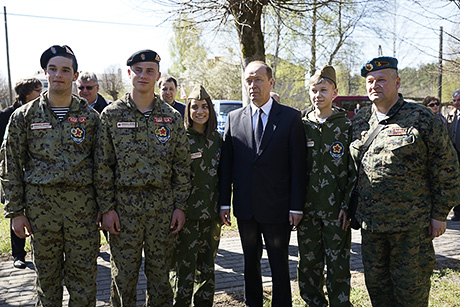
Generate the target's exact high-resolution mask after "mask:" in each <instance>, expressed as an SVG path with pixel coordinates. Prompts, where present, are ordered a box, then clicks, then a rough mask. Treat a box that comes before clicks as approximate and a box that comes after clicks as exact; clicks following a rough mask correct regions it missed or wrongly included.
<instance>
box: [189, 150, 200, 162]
mask: <svg viewBox="0 0 460 307" xmlns="http://www.w3.org/2000/svg"><path fill="white" fill-rule="evenodd" d="M202 156H203V154H202V153H201V151H198V152H193V153H192V154H191V159H192V160H195V159H199V158H201V157H202Z"/></svg>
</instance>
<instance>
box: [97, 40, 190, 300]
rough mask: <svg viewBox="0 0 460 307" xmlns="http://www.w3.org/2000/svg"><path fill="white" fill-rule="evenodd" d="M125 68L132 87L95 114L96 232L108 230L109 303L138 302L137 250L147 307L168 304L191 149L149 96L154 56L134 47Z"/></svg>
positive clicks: (173, 116)
mask: <svg viewBox="0 0 460 307" xmlns="http://www.w3.org/2000/svg"><path fill="white" fill-rule="evenodd" d="M126 65H127V66H128V67H129V68H128V75H129V79H130V80H131V84H132V89H131V91H130V92H129V93H127V94H125V95H124V96H123V97H121V98H120V99H118V100H117V101H115V102H113V103H111V104H110V105H109V106H107V107H106V108H105V109H104V111H103V112H102V113H101V122H102V123H101V129H100V131H99V133H98V142H97V150H96V153H95V169H96V174H95V185H96V190H97V200H98V203H99V206H100V213H101V214H103V219H102V229H105V230H107V231H108V232H109V243H110V254H111V265H112V291H111V306H115V307H117V306H135V305H136V299H137V291H136V285H137V282H138V276H139V269H140V266H141V264H142V253H144V254H145V266H144V274H145V277H146V279H147V296H146V306H158V307H166V306H172V304H173V291H172V287H171V284H170V281H169V272H170V267H171V257H172V255H173V254H172V253H173V249H174V235H176V234H177V233H178V232H179V231H180V230H181V229H182V227H183V225H184V223H185V211H186V209H187V203H186V202H187V198H188V196H189V194H190V187H191V186H190V151H189V144H188V140H187V135H186V132H185V128H184V122H183V119H182V117H181V116H180V114H179V113H178V112H176V111H175V110H173V109H172V108H171V107H169V106H168V105H166V104H165V103H164V102H163V101H162V100H161V99H160V97H159V96H158V95H156V94H155V86H156V83H157V81H158V79H159V78H160V75H161V73H160V56H159V55H158V54H157V53H156V52H155V51H152V50H149V49H146V50H140V51H137V52H135V53H133V54H132V55H131V56H130V57H129V58H128V60H127V62H126Z"/></svg>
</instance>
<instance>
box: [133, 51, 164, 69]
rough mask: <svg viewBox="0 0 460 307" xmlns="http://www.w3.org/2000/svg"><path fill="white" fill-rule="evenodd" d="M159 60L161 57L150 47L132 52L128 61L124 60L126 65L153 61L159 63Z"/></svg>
mask: <svg viewBox="0 0 460 307" xmlns="http://www.w3.org/2000/svg"><path fill="white" fill-rule="evenodd" d="M160 60H161V59H160V56H159V55H158V53H156V52H155V51H153V50H150V49H145V50H140V51H137V52H135V53H133V55H131V56H130V57H129V59H128V61H126V65H128V66H132V65H134V64H136V63H139V62H155V63H157V64H160Z"/></svg>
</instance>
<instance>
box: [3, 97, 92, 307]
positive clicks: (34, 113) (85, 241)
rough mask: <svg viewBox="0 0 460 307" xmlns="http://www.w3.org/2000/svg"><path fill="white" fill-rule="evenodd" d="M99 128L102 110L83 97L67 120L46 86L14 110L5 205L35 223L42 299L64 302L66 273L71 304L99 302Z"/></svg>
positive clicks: (5, 166)
mask: <svg viewBox="0 0 460 307" xmlns="http://www.w3.org/2000/svg"><path fill="white" fill-rule="evenodd" d="M98 127H99V115H98V113H97V112H96V111H94V110H93V109H91V108H90V107H88V104H87V103H86V101H85V100H83V99H80V98H79V97H77V96H72V102H71V104H70V109H69V111H68V113H67V115H66V116H65V117H64V119H63V120H62V122H60V121H59V119H58V117H57V116H56V115H55V114H54V112H53V111H52V110H51V108H50V106H49V102H48V98H47V95H46V93H45V94H42V96H41V97H40V98H39V99H37V100H35V101H33V102H30V103H28V104H26V105H24V106H22V107H21V108H19V109H17V110H16V111H15V112H14V113H13V115H12V117H11V120H10V123H9V128H7V129H8V131H7V133H6V134H5V140H4V142H3V144H2V149H1V153H2V158H3V159H2V163H1V180H2V187H3V188H4V193H5V199H6V206H5V212H6V216H7V217H10V218H13V217H16V216H20V215H25V216H27V218H28V219H29V222H30V225H31V227H32V232H33V235H32V236H31V245H32V253H33V261H34V266H35V271H36V273H37V280H36V287H37V292H38V305H40V306H61V305H62V278H64V281H65V285H66V287H67V290H68V291H69V294H70V301H69V306H95V305H96V275H97V266H96V258H97V254H98V249H99V232H98V231H97V226H96V217H97V205H96V200H95V195H94V194H95V193H94V188H93V152H94V147H95V140H96V132H97V130H98Z"/></svg>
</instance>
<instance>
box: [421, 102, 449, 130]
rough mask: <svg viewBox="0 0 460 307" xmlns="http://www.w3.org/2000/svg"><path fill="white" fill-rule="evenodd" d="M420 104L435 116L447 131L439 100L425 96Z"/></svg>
mask: <svg viewBox="0 0 460 307" xmlns="http://www.w3.org/2000/svg"><path fill="white" fill-rule="evenodd" d="M422 104H423V105H424V106H425V107H427V108H428V109H430V110H431V112H433V113H434V114H436V116H437V117H438V118H439V120H440V121H441V122H442V124H443V125H444V127H445V128H446V129H447V120H446V119H445V118H444V116H442V114H441V101H440V100H439V98H437V97H433V96H426V97H425V98H424V99H423V101H422Z"/></svg>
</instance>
